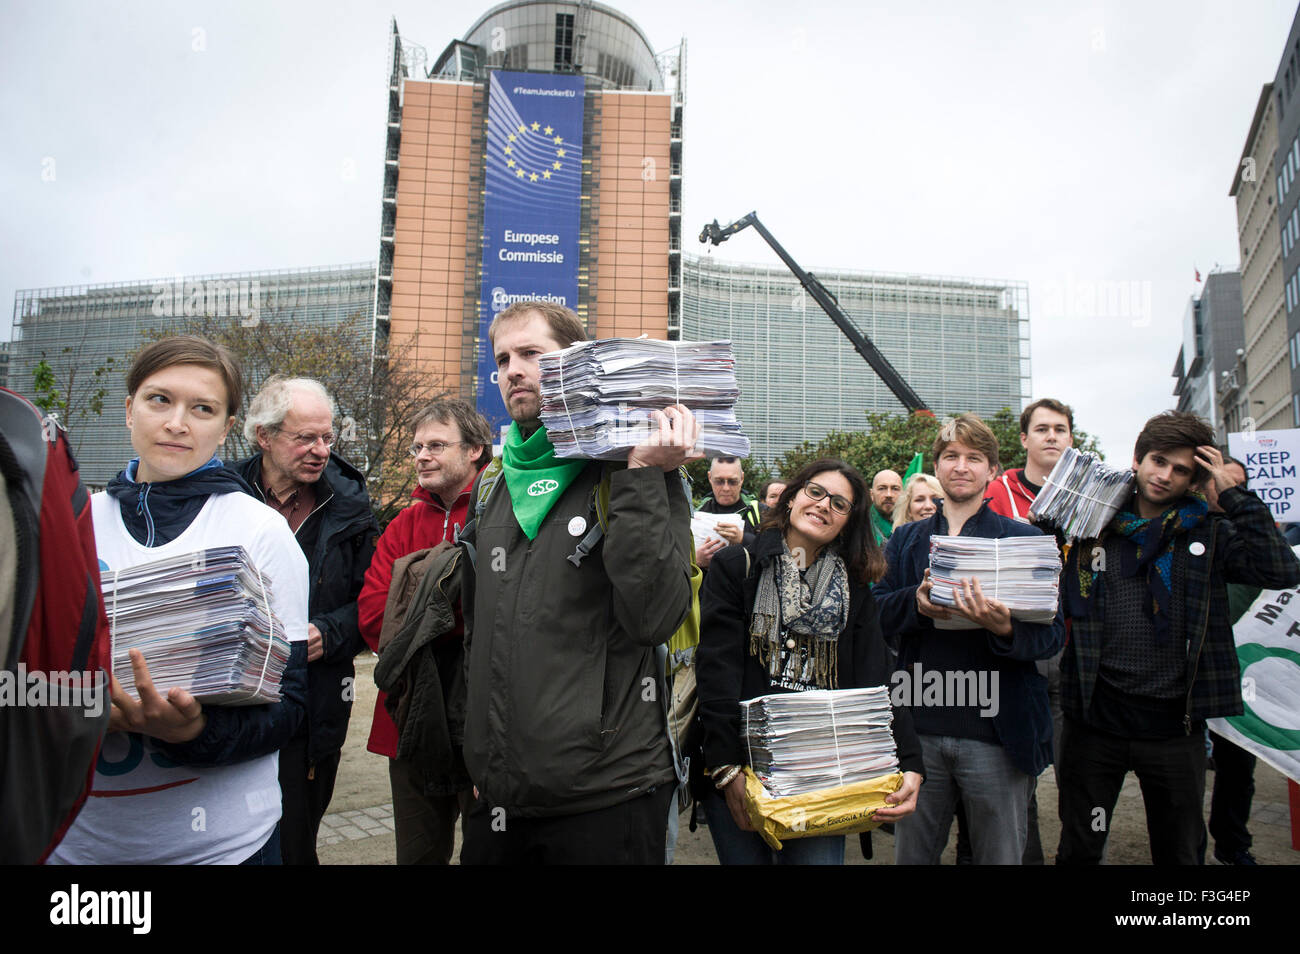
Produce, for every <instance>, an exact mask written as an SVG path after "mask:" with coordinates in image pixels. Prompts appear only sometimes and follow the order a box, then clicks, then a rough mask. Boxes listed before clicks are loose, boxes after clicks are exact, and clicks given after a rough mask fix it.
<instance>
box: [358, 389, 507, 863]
mask: <svg viewBox="0 0 1300 954" xmlns="http://www.w3.org/2000/svg"><path fill="white" fill-rule="evenodd" d="M413 431H414V439H413V440H412V442H411V446H410V455H411V463H412V466H413V467H414V468H415V479H416V482H417V486H416V488H415V491H414V492H413V493H412V495H411V496H412V497H414V500H413V502H412V503H411V505H410V506H409V507H407V508H406V509H405V510H403V511H402V512H401V513H399V514H398V515H397V516H396V517H395V518H393V522H392V523H390V524H389V525H388V527H387V528H386V529H385V530H384V533H383V536H381V537H380V538H379V546H378V548H377V549H376V551H375V558H374V559H373V560H372V561H371V563H370V569H369V570H367V571H366V579H365V585H364V586H362V588H361V596H360V597H359V598H358V600H357V611H358V616H359V618H360V623H361V635H362V636H363V637H364V638H365V640H366V642H367V643H368V644H369V645H370V648H371V649H374V650H376V651H377V650H378V649H379V636H380V633H381V632H382V631H383V626H384V616H385V611H386V609H387V608H388V594H389V588H390V586H391V584H392V581H393V565H394V564H395V563H396V562H397V561H398V560H400V559H401V558H402V557H404V556H408V555H409V554H412V553H415V552H416V551H418V550H425V549H428V548H429V547H436V546H437V545H438V544H439V543H441V542H442V541H444V540H449V541H454V540H455V538H456V535H457V533H458V532H459V531H460V528H461V527H463V526H465V520H466V512H467V511H468V509H469V497H470V489H471V488H472V487H473V485H474V478H475V477H477V476H478V472H479V470H480V468H481V467H482V466H483V465H485V464H486V463H487V462H488V461H489V460H490V459H491V456H492V455H491V449H492V430H491V427H490V425H489V424H488V422H487V419H486V418H485V417H483V415H482V414H480V413H479V412H478V411H476V410H475V409H474V407H473V405H471V404H470V403H469V402H467V401H462V400H460V399H448V400H441V401H435V402H434V403H433V404H430V405H429V406H428V407H426V408H425V409H424V410H422V411H421V412H420V413H419V414H418V415H416V418H415V421H414V428H413ZM392 612H394V613H396V612H397V607H396V605H394V606H393V608H392ZM463 638H464V627H463V624H462V623H461V620H460V614H459V612H457V625H456V628H455V629H453V630H451V631H450V632H448V633H447V634H446V635H444V636H442V637H440V638H439V640H437V641H435V643H434V647H435V650H436V649H438V647H439V646H443V647H445V646H447V645H449V644H451V643H459V642H460V641H461V640H463ZM385 699H386V694H385V693H382V692H381V693H380V694H379V698H378V699H377V700H376V702H375V718H374V722H373V723H372V725H371V729H370V741H369V743H368V744H367V745H366V748H367V749H369V750H370V751H371V752H374V753H376V754H378V755H385V756H387V757H388V778H389V782H390V783H391V785H392V788H393V824H394V826H395V834H396V836H397V863H398V864H399V865H414V864H443V865H445V864H450V862H451V855H452V846H453V839H454V836H455V831H456V818H457V816H458V815H459V814H460V813H461V810H462V807H463V806H464V805H467V804H469V791H468V789H466V790H465V791H462V792H459V793H456V792H451V793H446V792H442V793H430V791H429V786H428V785H427V784H426V781H425V778H424V776H423V775H422V774H421V772H420V771H419V770H418V769H417V768H416V766H415V765H414V764H413V763H412V762H411V761H409V760H406V759H399V758H397V742H398V735H397V725H396V724H395V723H394V722H393V717H392V716H390V715H389V714H388V709H387V707H386V706H385V705H384V700H385Z"/></svg>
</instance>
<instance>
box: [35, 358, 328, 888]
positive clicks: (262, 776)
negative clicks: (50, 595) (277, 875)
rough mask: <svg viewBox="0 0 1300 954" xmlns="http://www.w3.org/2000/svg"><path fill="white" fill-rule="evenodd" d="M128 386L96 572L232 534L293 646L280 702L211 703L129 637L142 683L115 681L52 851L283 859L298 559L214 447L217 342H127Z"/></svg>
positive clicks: (224, 425) (224, 390)
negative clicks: (71, 814) (82, 782)
mask: <svg viewBox="0 0 1300 954" xmlns="http://www.w3.org/2000/svg"><path fill="white" fill-rule="evenodd" d="M126 389H127V399H126V426H127V428H128V429H129V430H130V431H131V444H132V446H133V447H134V448H135V451H136V453H137V454H138V455H139V456H138V457H136V458H135V459H133V460H131V461H130V462H129V463H128V464H127V465H126V468H125V469H124V470H123V471H122V472H121V473H120V474H118V475H117V476H116V477H114V478H113V480H112V481H110V482H109V485H108V489H107V491H105V492H102V493H97V494H95V495H94V496H93V497H91V501H90V504H91V513H92V515H93V519H94V524H95V549H96V551H97V552H98V556H99V568H100V575H101V576H102V577H103V578H104V579H105V580H108V579H110V578H111V576H112V574H113V573H114V572H116V571H119V570H125V569H128V568H130V567H133V566H137V565H139V564H142V563H150V562H153V561H156V560H162V559H166V558H172V557H182V556H186V557H188V556H189V555H190V554H193V553H196V552H199V551H202V550H205V549H208V548H211V547H228V546H240V547H243V548H244V550H246V551H247V553H248V556H249V558H250V560H251V561H252V563H253V565H254V566H255V567H256V568H257V569H258V570H259V571H260V572H261V573H262V574H263V575H264V577H265V579H266V580H268V581H269V582H270V583H271V586H270V601H271V610H272V612H273V613H274V615H275V616H276V617H277V618H278V619H279V621H280V623H281V624H282V625H283V626H284V633H285V636H286V637H287V638H288V639H289V640H290V646H291V652H290V656H289V662H288V664H287V666H286V667H285V671H284V677H283V680H282V682H281V687H280V692H281V701H280V702H278V703H274V704H263V705H247V706H219V705H205V704H202V703H200V702H199V701H198V700H197V699H195V698H194V697H193V696H192V695H190V693H189V692H187V691H185V690H184V689H180V688H177V687H174V686H168V685H167V683H166V682H165V681H163V680H159V681H158V682H157V683H155V682H154V681H153V680H152V678H151V676H150V673H149V668H148V666H147V665H146V663H145V661H144V658H143V656H141V654H140V652H139V650H134V649H133V650H131V653H130V662H129V663H128V665H130V666H131V668H132V670H133V675H134V677H135V685H136V688H137V693H138V697H137V696H135V695H130V694H128V693H126V692H125V691H123V690H122V688H121V687H120V686H119V685H118V682H117V680H116V679H114V680H113V681H112V683H111V700H112V714H111V717H110V721H109V727H108V734H107V735H106V736H105V738H104V742H103V746H102V748H101V750H100V754H99V760H98V762H97V764H96V766H95V778H94V782H93V783H92V786H91V790H90V796H89V797H88V798H87V799H86V803H85V806H84V807H83V808H82V810H81V813H80V814H79V815H78V816H77V818H76V821H74V822H73V824H72V826H71V828H69V830H68V833H67V834H66V835H65V836H64V838H63V841H62V842H61V843H60V844H59V846H58V847H57V848H56V849H55V850H54V853H53V854H52V855H51V858H50V861H51V862H54V863H63V864H129V865H136V864H279V863H280V846H279V821H280V782H279V777H278V774H277V770H276V769H277V752H278V751H279V750H280V748H281V747H282V746H283V745H284V744H285V743H286V742H288V741H289V739H290V738H291V737H292V736H293V733H294V731H295V730H296V729H297V727H298V725H299V723H300V722H301V721H302V719H303V715H304V711H305V708H304V707H305V704H306V696H307V674H306V657H307V653H306V650H307V560H306V558H305V557H304V556H303V554H302V550H301V549H300V548H299V546H298V543H297V541H295V540H294V536H293V532H292V531H291V530H290V529H289V525H288V524H287V523H286V522H285V520H284V517H282V516H280V514H278V513H277V512H276V511H274V510H272V509H271V508H270V507H267V506H266V505H264V504H262V503H261V502H259V501H257V500H255V499H254V498H253V497H251V496H250V495H249V494H250V491H249V488H248V485H247V484H245V483H244V481H243V480H242V479H240V477H239V476H238V475H237V474H236V473H235V472H234V471H233V470H230V469H228V468H226V467H225V466H223V465H222V463H221V461H220V460H218V459H217V456H216V454H217V450H218V448H220V447H221V445H222V444H224V443H225V440H226V435H227V434H228V433H229V432H230V427H231V425H232V424H234V422H235V414H236V412H237V411H238V410H239V406H240V392H241V390H242V377H241V374H240V371H239V367H238V365H237V364H235V362H234V360H233V358H231V356H230V353H229V352H227V351H226V349H224V348H222V347H221V346H219V345H215V344H213V343H212V342H210V341H207V340H206V339H204V338H198V337H193V336H182V337H176V338H166V339H163V340H162V341H157V342H155V343H153V344H151V345H149V346H147V347H146V348H145V349H144V350H143V351H141V352H140V353H139V355H137V356H136V359H135V361H134V362H133V363H132V365H131V369H130V371H129V372H127V376H126ZM106 609H107V610H108V613H109V619H110V621H111V620H112V615H113V614H112V607H111V606H109V607H106ZM118 665H121V663H118Z"/></svg>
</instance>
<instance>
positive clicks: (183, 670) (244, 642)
mask: <svg viewBox="0 0 1300 954" xmlns="http://www.w3.org/2000/svg"><path fill="white" fill-rule="evenodd" d="M102 588H103V592H104V606H105V609H106V610H107V613H108V618H109V632H110V639H111V654H112V660H113V675H114V676H116V677H117V680H118V682H119V683H120V684H121V686H122V688H123V689H124V690H125V691H126V692H127V693H129V694H130V695H132V696H134V697H136V698H139V692H138V690H137V689H136V686H135V672H134V669H133V668H132V666H131V660H130V651H131V650H132V649H138V650H140V652H141V653H142V654H143V655H144V661H145V665H146V666H147V667H148V669H149V675H150V678H151V679H152V681H153V684H154V688H155V689H157V690H158V691H159V692H160V693H162V692H165V691H166V690H167V689H170V688H172V687H176V688H180V689H184V690H186V691H187V692H189V693H190V694H191V695H193V696H194V697H195V698H196V699H197V700H198V701H199V702H201V703H204V704H209V705H228V706H234V705H257V704H260V703H266V702H278V701H279V700H280V681H281V678H282V677H283V675H284V669H285V666H286V665H287V664H288V662H289V641H288V639H287V638H286V636H285V632H284V625H283V624H282V623H281V621H280V620H279V619H278V618H277V617H276V615H275V613H274V612H273V611H272V609H271V581H270V580H269V579H267V578H265V577H264V576H263V575H262V571H261V570H260V569H259V568H258V567H256V566H254V565H253V563H252V561H251V560H250V559H249V557H248V554H247V553H246V552H245V551H244V549H243V548H242V547H214V548H211V549H207V550H202V551H198V552H195V553H189V554H185V555H183V556H177V557H170V558H166V559H162V560H156V561H153V562H150V563H142V564H139V565H137V566H133V567H130V568H129V569H126V570H120V571H116V572H114V573H112V574H107V573H106V574H104V575H103V579H102Z"/></svg>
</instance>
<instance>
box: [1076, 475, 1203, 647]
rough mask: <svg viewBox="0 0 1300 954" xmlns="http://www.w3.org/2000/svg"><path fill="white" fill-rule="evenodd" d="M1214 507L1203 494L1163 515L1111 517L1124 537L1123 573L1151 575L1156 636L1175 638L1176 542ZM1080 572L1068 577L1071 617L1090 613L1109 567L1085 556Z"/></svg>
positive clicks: (1149, 583) (1162, 639)
mask: <svg viewBox="0 0 1300 954" xmlns="http://www.w3.org/2000/svg"><path fill="white" fill-rule="evenodd" d="M1208 510H1209V508H1208V507H1207V506H1206V503H1205V498H1204V497H1201V496H1200V495H1199V494H1191V495H1188V496H1187V497H1184V498H1183V500H1182V501H1181V502H1180V504H1179V505H1178V506H1176V507H1170V508H1169V509H1168V510H1166V511H1165V512H1164V513H1162V514H1161V515H1160V516H1159V517H1150V518H1144V517H1139V516H1138V515H1137V514H1135V513H1132V512H1131V511H1128V510H1121V511H1120V512H1119V513H1117V514H1116V515H1115V519H1114V520H1113V521H1111V528H1112V529H1113V530H1114V531H1115V532H1116V533H1118V534H1119V535H1120V536H1121V537H1123V541H1122V547H1121V550H1120V566H1119V572H1120V573H1121V574H1122V575H1123V576H1125V577H1134V576H1137V575H1138V574H1139V573H1143V574H1145V575H1146V582H1147V589H1148V590H1149V591H1150V593H1151V605H1150V606H1149V607H1148V612H1149V613H1150V614H1151V620H1152V622H1153V623H1154V624H1155V633H1156V639H1157V640H1159V641H1160V642H1166V641H1168V639H1169V596H1170V593H1171V592H1172V590H1173V582H1174V580H1173V569H1174V542H1175V540H1176V538H1177V537H1178V535H1179V534H1182V533H1184V532H1187V531H1190V530H1193V529H1195V528H1196V527H1197V526H1199V525H1200V524H1201V523H1202V522H1203V521H1204V520H1205V517H1206V513H1207V512H1208ZM1079 556H1080V559H1079V561H1078V573H1077V576H1076V578H1075V579H1073V580H1068V581H1066V582H1067V588H1068V589H1070V590H1071V591H1072V592H1069V593H1067V597H1068V602H1067V606H1068V607H1069V609H1070V613H1071V615H1075V616H1084V615H1087V612H1088V603H1089V602H1090V601H1091V599H1092V596H1093V591H1094V584H1095V583H1096V582H1097V577H1098V575H1099V574H1100V572H1101V570H1102V569H1103V565H1102V563H1101V562H1100V561H1098V560H1095V559H1094V560H1092V561H1091V562H1090V563H1089V562H1086V561H1085V555H1084V554H1082V553H1081V554H1080V555H1079Z"/></svg>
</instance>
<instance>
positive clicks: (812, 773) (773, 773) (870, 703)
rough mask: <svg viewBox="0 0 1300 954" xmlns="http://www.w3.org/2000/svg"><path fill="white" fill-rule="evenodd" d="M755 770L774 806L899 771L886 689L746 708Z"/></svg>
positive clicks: (789, 697)
mask: <svg viewBox="0 0 1300 954" xmlns="http://www.w3.org/2000/svg"><path fill="white" fill-rule="evenodd" d="M740 711H741V724H742V727H743V733H744V738H745V746H746V749H747V757H748V759H749V766H750V768H751V769H753V771H754V774H755V775H756V776H757V777H758V779H759V781H761V782H762V783H763V788H764V789H765V790H766V791H767V793H768V794H769V795H771V796H773V797H776V798H782V797H785V796H789V795H802V794H804V793H806V792H818V791H823V790H825V789H831V788H839V787H842V786H845V785H852V784H854V783H855V782H862V781H865V780H867V779H873V778H878V777H880V776H882V775H890V774H892V773H894V772H896V771H897V770H898V750H897V748H896V747H895V745H894V734H893V730H892V725H893V719H894V715H893V710H892V709H891V708H890V704H889V691H888V689H886V688H885V687H884V686H875V687H873V688H869V689H814V690H810V691H807V692H786V693H775V694H773V695H768V696H759V697H758V698H757V699H750V700H748V701H746V702H742V703H741V704H740Z"/></svg>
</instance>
